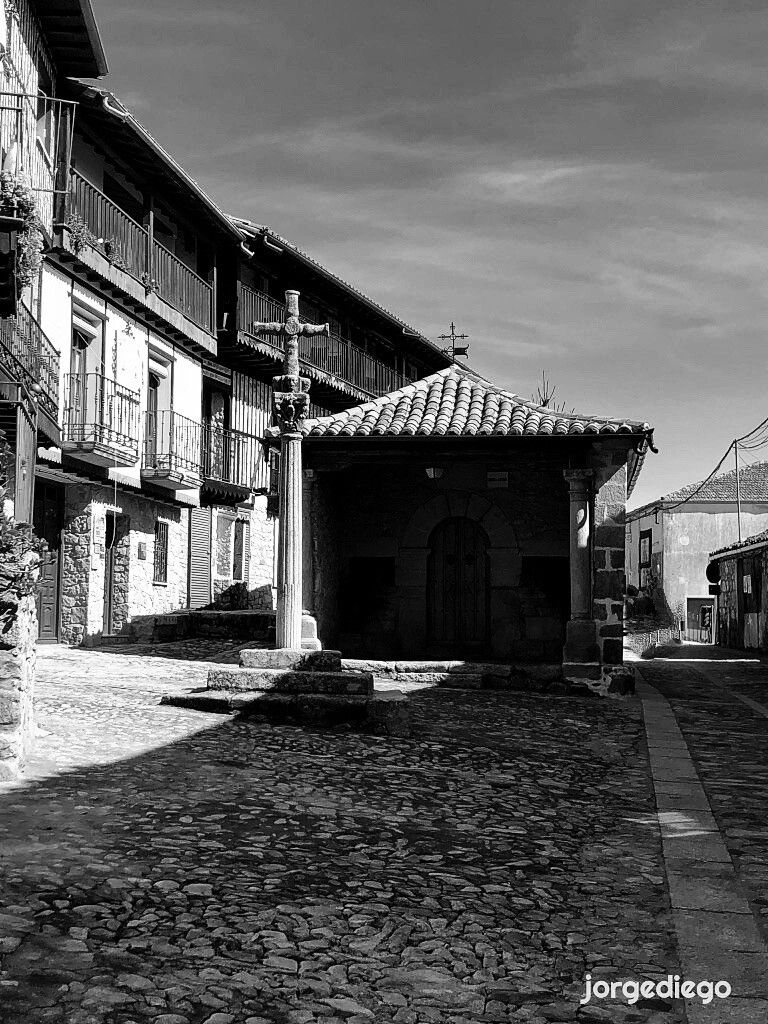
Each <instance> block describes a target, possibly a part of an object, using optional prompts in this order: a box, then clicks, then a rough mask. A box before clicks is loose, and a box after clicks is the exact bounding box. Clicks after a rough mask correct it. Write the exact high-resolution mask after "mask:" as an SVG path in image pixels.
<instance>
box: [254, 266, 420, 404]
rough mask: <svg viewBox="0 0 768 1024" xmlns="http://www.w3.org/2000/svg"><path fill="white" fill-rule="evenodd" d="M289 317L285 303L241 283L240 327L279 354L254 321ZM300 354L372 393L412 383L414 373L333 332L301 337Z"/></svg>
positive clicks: (319, 366) (379, 393)
mask: <svg viewBox="0 0 768 1024" xmlns="http://www.w3.org/2000/svg"><path fill="white" fill-rule="evenodd" d="M284 317H285V306H284V305H283V304H282V303H280V302H276V301H275V300H274V299H271V298H270V297H269V296H268V295H264V294H263V293H262V292H258V291H255V290H254V289H253V288H248V287H247V286H246V285H240V287H239V302H238V329H239V330H240V331H242V332H243V333H244V334H250V335H251V337H254V338H258V339H259V340H260V341H262V342H264V343H266V344H269V345H271V346H272V347H273V348H274V349H275V352H276V354H279V351H280V350H279V346H278V345H277V344H276V343H275V342H274V340H271V339H270V338H269V337H267V336H266V335H258V334H256V332H255V331H254V329H253V324H254V321H256V320H261V321H280V320H283V319H284ZM299 358H300V359H301V360H302V361H303V362H304V363H306V364H307V365H309V366H314V367H316V368H317V369H318V370H324V371H325V372H326V373H330V374H332V375H333V376H334V377H338V378H340V379H341V380H343V381H345V382H346V383H347V384H351V385H352V386H353V387H356V388H358V389H359V390H361V391H365V392H367V393H368V394H370V395H386V394H388V393H389V392H390V391H397V390H398V388H401V387H403V385H404V384H408V383H409V382H410V380H411V378H410V377H408V376H406V375H405V374H402V373H400V372H399V371H398V370H397V369H395V367H394V366H387V364H386V363H382V362H381V360H379V359H376V358H375V357H374V356H372V355H369V354H368V353H367V352H364V351H363V350H362V349H361V348H358V347H357V346H356V345H353V344H352V342H350V341H347V340H346V339H344V338H340V337H339V336H338V335H337V334H334V333H331V335H330V337H328V338H325V337H317V338H307V337H301V338H299Z"/></svg>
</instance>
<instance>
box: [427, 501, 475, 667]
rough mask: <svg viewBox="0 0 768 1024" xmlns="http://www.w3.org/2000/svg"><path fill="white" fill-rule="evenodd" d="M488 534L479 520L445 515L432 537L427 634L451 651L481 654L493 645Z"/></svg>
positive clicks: (429, 561)
mask: <svg viewBox="0 0 768 1024" xmlns="http://www.w3.org/2000/svg"><path fill="white" fill-rule="evenodd" d="M489 598H490V572H489V558H488V536H487V534H486V533H485V531H484V530H483V528H482V527H481V526H479V525H478V523H476V522H475V521H474V520H473V519H467V518H466V517H463V516H454V517H452V518H450V519H444V520H443V522H441V523H439V524H438V525H437V526H436V527H435V529H434V530H433V531H432V533H431V535H430V538H429V557H428V560H427V638H428V641H429V643H430V644H431V645H432V646H433V647H435V648H436V649H442V648H444V649H445V653H446V655H448V654H449V653H452V654H455V655H461V654H463V653H465V652H466V653H469V654H471V653H473V652H474V653H477V654H479V653H481V652H482V651H483V649H484V648H486V647H487V644H488V632H489V630H488V627H489V614H488V610H489V604H490V600H489Z"/></svg>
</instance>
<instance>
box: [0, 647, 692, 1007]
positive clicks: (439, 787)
mask: <svg viewBox="0 0 768 1024" xmlns="http://www.w3.org/2000/svg"><path fill="white" fill-rule="evenodd" d="M207 667H208V665H202V666H201V665H196V664H194V663H192V662H189V661H186V662H185V661H182V660H174V659H164V658H152V657H139V656H136V655H135V653H133V654H128V653H125V652H123V651H120V652H82V651H71V650H67V649H60V648H48V649H44V650H42V652H41V656H40V660H39V678H40V685H39V697H40V699H39V722H40V725H41V728H42V730H43V733H42V735H41V736H40V738H39V751H38V753H39V756H38V759H37V761H36V764H35V765H34V772H33V775H32V776H31V777H30V778H28V779H27V780H26V781H25V782H24V783H23V784H16V785H6V786H5V787H4V788H3V789H0V874H1V875H2V878H1V879H0V953H2V958H1V959H2V964H1V966H2V971H1V972H0V1019H2V1021H3V1022H4V1024H22V1022H24V1024H36V1022H40V1021H55V1022H60V1024H128V1022H131V1021H133V1022H137V1024H143V1022H145V1021H150V1020H151V1021H154V1022H155V1024H203V1022H206V1021H207V1022H208V1024H244V1022H248V1024H266V1022H271V1024H305V1022H310V1021H319V1022H320V1021H321V1022H325V1024H341V1022H345V1024H363V1022H365V1024H368V1022H371V1021H373V1022H381V1024H390V1022H398V1024H399V1022H404V1024H426V1022H437V1024H443V1022H445V1024H468V1022H477V1021H489V1022H492V1021H495V1022H504V1021H528V1022H530V1024H545V1022H549V1024H556V1022H561V1024H565V1022H571V1021H573V1020H578V1021H585V1022H589V1021H593V1022H596V1021H619V1022H623V1021H638V1022H640V1021H642V1022H647V1024H671V1022H679V1021H682V1020H683V1019H684V1018H683V1016H682V1015H681V1012H680V1011H679V1009H678V1008H676V1007H672V1006H671V1005H670V1004H669V1003H667V1002H665V1001H663V1000H660V999H652V1000H645V1001H643V1000H641V1001H640V1002H639V1003H637V1004H635V1005H633V1006H627V1005H626V1004H625V1003H623V1002H612V1003H607V1002H602V1003H598V1002H596V1001H593V1002H592V1003H590V1004H589V1005H588V1006H586V1007H584V1008H581V1009H580V1008H579V1005H578V1000H579V998H580V996H581V994H582V993H583V991H584V974H585V972H587V971H590V972H591V973H592V975H593V976H594V977H595V978H598V977H601V978H606V979H607V980H611V979H612V978H639V977H644V976H658V975H666V974H667V973H674V972H675V971H676V970H677V959H676V954H675V952H674V947H673V944H672V939H671V934H672V932H671V925H670V918H669V909H668V897H667V892H666V887H665V881H664V875H663V869H662V865H661V857H660V841H659V833H658V826H657V823H656V820H655V815H654V807H653V802H652V797H651V792H652V791H651V786H650V781H649V775H648V768H647V752H646V749H645V744H644V739H643V734H642V726H641V712H640V706H639V702H636V701H601V700H597V699H594V698H592V699H590V698H584V699H575V698H545V697H540V696H535V695H521V694H501V693H487V692H468V691H467V692H464V691H456V690H439V691H436V690H429V691H421V692H419V693H417V694H414V695H412V696H411V697H410V698H409V699H410V700H411V704H412V715H413V719H414V722H415V725H416V735H415V737H414V738H413V739H410V740H393V739H383V738H375V737H371V736H362V735H357V734H354V733H349V732H329V731H325V732H320V731H318V732H311V731H304V730H301V729H298V728H291V727H284V726H281V727H270V726H267V725H259V724H256V723H254V722H242V721H239V720H237V719H232V718H230V717H227V716H212V715H205V714H202V713H199V712H194V711H188V710H182V709H176V708H171V707H160V706H158V703H157V701H158V697H159V694H160V693H161V692H164V691H167V690H168V689H169V688H171V687H173V686H179V687H181V686H187V687H188V686H190V685H195V683H196V682H198V681H199V682H200V683H201V684H202V682H203V680H204V678H205V673H206V671H207Z"/></svg>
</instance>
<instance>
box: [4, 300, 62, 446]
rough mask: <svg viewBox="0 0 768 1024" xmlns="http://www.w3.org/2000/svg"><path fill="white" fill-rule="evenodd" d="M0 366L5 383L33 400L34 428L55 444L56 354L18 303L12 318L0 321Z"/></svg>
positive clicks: (57, 437)
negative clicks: (21, 389) (10, 382)
mask: <svg viewBox="0 0 768 1024" xmlns="http://www.w3.org/2000/svg"><path fill="white" fill-rule="evenodd" d="M0 364H2V368H3V370H4V375H5V376H6V377H7V378H8V379H9V380H14V381H17V382H18V383H19V384H21V385H23V386H24V387H25V388H26V390H27V391H28V392H29V393H30V394H31V395H32V396H33V397H34V398H35V400H36V402H37V406H38V427H39V428H40V429H41V431H42V432H43V433H44V434H45V435H46V437H48V438H49V440H51V441H53V442H54V444H58V443H59V440H60V436H59V353H58V351H57V350H56V349H55V348H54V347H53V345H52V344H51V342H50V341H49V339H48V337H47V336H46V334H45V332H44V331H43V329H42V328H41V327H40V324H39V323H38V322H37V320H35V318H34V317H33V316H32V314H31V313H30V311H29V310H28V309H27V308H26V306H24V305H23V304H22V303H19V306H18V311H17V313H16V316H15V317H7V318H5V319H3V320H0Z"/></svg>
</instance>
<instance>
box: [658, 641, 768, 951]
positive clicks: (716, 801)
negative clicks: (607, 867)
mask: <svg viewBox="0 0 768 1024" xmlns="http://www.w3.org/2000/svg"><path fill="white" fill-rule="evenodd" d="M666 654H667V658H665V659H664V660H655V661H651V662H644V663H643V665H642V673H643V676H644V678H645V679H646V680H647V681H648V682H649V683H651V684H652V685H653V686H655V687H656V688H657V689H659V690H660V691H661V692H663V693H664V695H665V696H666V697H667V698H668V699H669V701H670V703H671V705H672V708H673V710H674V712H675V716H676V718H677V720H678V723H679V725H680V728H681V730H682V733H683V736H684V737H685V741H686V743H687V745H688V749H689V751H690V753H691V756H692V758H693V760H694V762H695V764H696V768H697V770H698V773H699V777H700V779H701V782H702V785H703V786H704V790H705V792H706V794H707V797H708V798H709V802H710V804H711V806H712V811H713V813H714V816H715V820H716V821H717V824H718V826H719V828H720V831H721V833H722V835H723V838H724V840H725V843H726V846H727V848H728V852H729V854H730V855H731V858H732V859H733V862H734V865H735V867H736V869H737V873H738V876H739V879H740V881H741V882H742V883H743V884H744V885H745V887H746V889H747V892H748V894H749V896H750V904H751V907H752V910H753V912H754V913H755V915H756V917H757V919H758V921H759V923H760V925H761V929H762V934H763V937H764V938H765V939H766V940H767V941H768V718H766V717H763V716H762V715H761V714H759V713H758V712H757V711H755V710H754V709H752V708H750V707H748V706H746V705H745V704H744V703H742V702H741V701H739V700H738V699H735V698H734V693H738V694H743V695H747V696H749V697H750V698H751V699H752V700H754V701H756V702H758V703H759V704H762V705H763V706H764V707H765V709H766V712H767V713H768V662H766V661H764V660H761V659H759V658H750V657H749V656H748V655H746V654H745V653H744V652H743V651H742V652H737V651H728V650H723V649H721V648H717V647H707V646H704V645H698V644H696V645H693V644H686V645H684V646H683V647H679V648H677V649H674V648H673V649H670V650H668V651H667V652H666Z"/></svg>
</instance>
